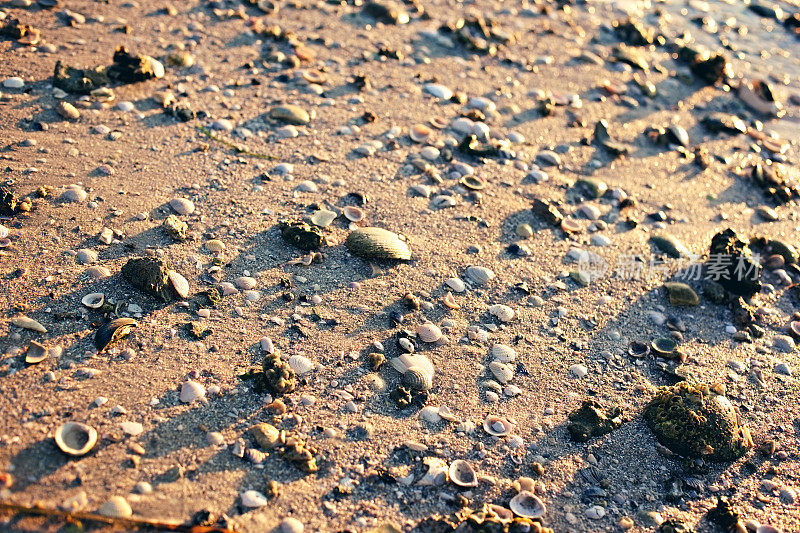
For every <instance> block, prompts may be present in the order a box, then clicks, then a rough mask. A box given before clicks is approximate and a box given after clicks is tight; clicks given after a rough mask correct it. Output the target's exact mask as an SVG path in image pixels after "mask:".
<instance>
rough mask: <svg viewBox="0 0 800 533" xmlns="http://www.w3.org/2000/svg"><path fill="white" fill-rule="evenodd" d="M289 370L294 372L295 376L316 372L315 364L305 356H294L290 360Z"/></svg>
mask: <svg viewBox="0 0 800 533" xmlns="http://www.w3.org/2000/svg"><path fill="white" fill-rule="evenodd" d="M289 368H291V369H292V370H294V372H295V374H297V375H303V374H308V373H309V372H311V371H312V370H314V363H312V362H311V360H310V359H309V358H308V357H305V356H303V355H293V356H291V357H290V358H289Z"/></svg>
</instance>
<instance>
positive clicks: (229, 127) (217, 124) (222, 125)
mask: <svg viewBox="0 0 800 533" xmlns="http://www.w3.org/2000/svg"><path fill="white" fill-rule="evenodd" d="M211 129H214V130H219V131H233V122H231V121H230V120H227V119H224V118H223V119H219V120H215V121H214V122H212V123H211Z"/></svg>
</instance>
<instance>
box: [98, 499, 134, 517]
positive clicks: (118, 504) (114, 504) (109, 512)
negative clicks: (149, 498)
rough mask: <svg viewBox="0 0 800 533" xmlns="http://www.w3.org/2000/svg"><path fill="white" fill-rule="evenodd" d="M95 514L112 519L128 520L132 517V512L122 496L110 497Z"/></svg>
mask: <svg viewBox="0 0 800 533" xmlns="http://www.w3.org/2000/svg"><path fill="white" fill-rule="evenodd" d="M97 514H100V515H103V516H110V517H112V518H128V517H129V516H132V515H133V510H132V509H131V506H130V505H129V504H128V502H127V501H126V500H125V498H123V497H122V496H112V497H110V498H109V499H108V501H107V502H105V503H104V504H103V505H101V506H100V508H99V509H98V510H97Z"/></svg>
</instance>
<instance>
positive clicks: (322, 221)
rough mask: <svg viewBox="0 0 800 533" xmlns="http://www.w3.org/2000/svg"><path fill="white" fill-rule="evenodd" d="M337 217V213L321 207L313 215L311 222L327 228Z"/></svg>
mask: <svg viewBox="0 0 800 533" xmlns="http://www.w3.org/2000/svg"><path fill="white" fill-rule="evenodd" d="M335 219H336V213H335V212H333V211H328V210H327V209H320V210H319V211H315V212H314V214H313V215H311V223H312V224H314V225H315V226H319V227H321V228H327V227H328V226H330V225H331V222H333V221H334V220H335Z"/></svg>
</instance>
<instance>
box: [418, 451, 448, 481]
mask: <svg viewBox="0 0 800 533" xmlns="http://www.w3.org/2000/svg"><path fill="white" fill-rule="evenodd" d="M425 464H426V465H428V472H427V473H426V474H425V475H424V476H423V477H422V479H420V480H419V481H417V485H423V486H425V485H428V486H430V485H444V484H445V483H446V482H447V463H446V462H444V460H443V459H439V458H438V457H426V458H425Z"/></svg>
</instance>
